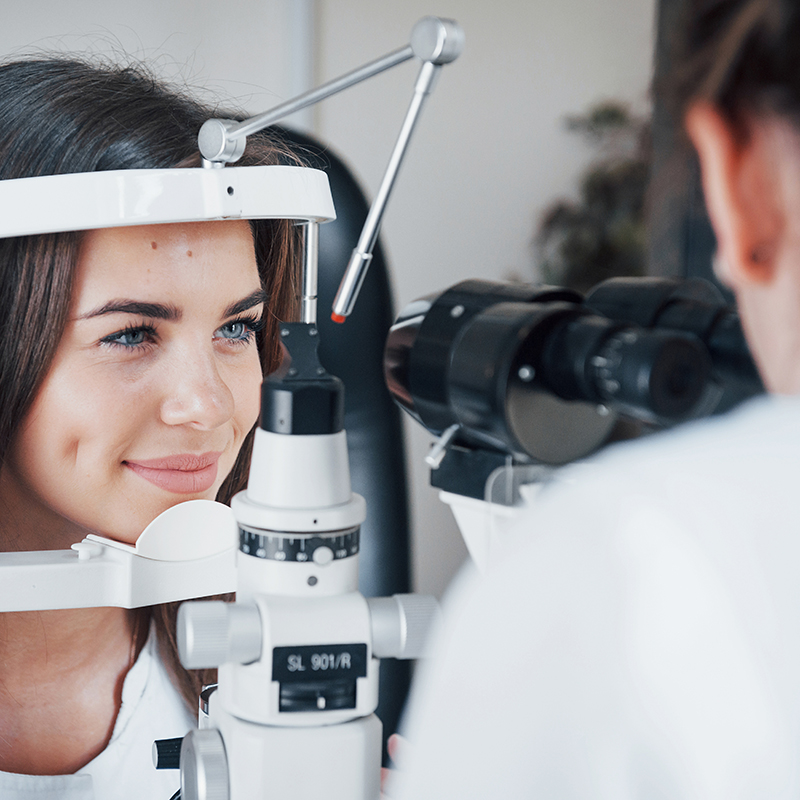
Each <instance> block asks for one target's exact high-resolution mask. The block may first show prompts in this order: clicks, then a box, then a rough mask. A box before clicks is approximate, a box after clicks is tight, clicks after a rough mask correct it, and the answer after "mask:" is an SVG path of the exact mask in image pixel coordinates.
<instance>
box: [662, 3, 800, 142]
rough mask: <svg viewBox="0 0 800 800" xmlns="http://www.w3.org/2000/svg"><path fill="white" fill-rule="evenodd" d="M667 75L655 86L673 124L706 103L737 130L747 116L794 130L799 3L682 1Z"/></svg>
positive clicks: (799, 69)
mask: <svg viewBox="0 0 800 800" xmlns="http://www.w3.org/2000/svg"><path fill="white" fill-rule="evenodd" d="M670 44H671V55H670V62H671V64H672V69H670V70H669V71H668V74H667V75H665V77H664V78H663V79H661V80H659V81H658V83H657V84H656V87H655V89H656V92H657V93H658V94H660V95H661V97H662V98H663V100H664V101H665V103H666V105H667V107H668V109H669V111H670V112H671V113H672V115H673V117H674V119H676V120H682V119H683V117H684V115H685V113H686V110H687V108H688V106H689V104H690V103H691V102H693V101H695V100H707V101H709V102H712V103H713V104H714V105H716V106H717V107H718V108H719V109H720V110H721V111H722V112H723V113H724V114H726V115H727V116H728V118H729V119H731V120H732V121H733V122H735V123H737V124H739V125H740V127H741V128H742V130H744V129H745V122H746V119H747V116H748V115H749V114H755V115H758V114H764V113H774V114H778V115H781V116H784V117H788V118H790V119H791V120H792V121H794V122H795V124H797V125H800V3H798V2H797V0H684V7H683V13H682V15H680V17H679V23H678V26H677V29H676V30H675V31H674V34H673V37H672V41H671V43H670Z"/></svg>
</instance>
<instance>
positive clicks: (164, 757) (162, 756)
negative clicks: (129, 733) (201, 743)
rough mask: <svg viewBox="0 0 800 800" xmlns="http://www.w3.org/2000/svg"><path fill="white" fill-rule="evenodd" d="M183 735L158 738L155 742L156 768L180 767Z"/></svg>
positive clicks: (154, 762) (154, 758)
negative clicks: (174, 737)
mask: <svg viewBox="0 0 800 800" xmlns="http://www.w3.org/2000/svg"><path fill="white" fill-rule="evenodd" d="M182 744H183V737H178V738H177V739H156V740H155V741H154V742H153V766H154V767H155V768H156V769H178V768H179V767H180V765H181V745H182Z"/></svg>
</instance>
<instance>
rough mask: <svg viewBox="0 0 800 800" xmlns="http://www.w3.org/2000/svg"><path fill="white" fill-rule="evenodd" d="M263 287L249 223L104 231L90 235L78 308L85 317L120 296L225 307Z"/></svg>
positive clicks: (81, 269)
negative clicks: (235, 298)
mask: <svg viewBox="0 0 800 800" xmlns="http://www.w3.org/2000/svg"><path fill="white" fill-rule="evenodd" d="M259 287H260V279H259V275H258V268H257V266H256V259H255V252H254V247H253V237H252V233H251V229H250V225H249V224H248V223H247V222H246V221H243V220H228V221H222V222H191V223H176V224H164V225H142V226H132V227H124V228H104V229H100V230H93V231H88V232H87V233H86V234H85V236H84V239H83V242H82V245H81V252H80V257H79V259H78V265H77V270H76V282H75V293H74V303H75V305H76V306H77V308H76V309H75V310H76V311H77V313H78V314H79V315H80V314H81V313H85V312H86V311H87V310H88V309H89V307H91V306H93V305H94V304H97V303H98V302H104V301H107V300H108V299H109V298H110V297H117V296H119V297H123V296H124V297H136V298H137V299H143V300H163V299H165V297H164V295H169V296H170V298H171V299H172V300H173V302H175V301H181V300H182V299H185V300H186V301H187V302H190V301H192V300H193V299H199V300H201V301H205V302H213V305H218V304H219V305H223V306H224V305H227V304H228V301H229V300H230V298H231V297H233V296H240V295H241V296H243V295H246V294H250V293H251V292H253V291H254V290H257V289H258V288H259Z"/></svg>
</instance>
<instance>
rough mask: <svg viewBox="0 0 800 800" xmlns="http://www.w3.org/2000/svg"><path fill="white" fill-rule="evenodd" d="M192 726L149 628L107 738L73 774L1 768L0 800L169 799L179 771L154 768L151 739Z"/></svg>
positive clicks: (178, 733)
mask: <svg viewBox="0 0 800 800" xmlns="http://www.w3.org/2000/svg"><path fill="white" fill-rule="evenodd" d="M194 727H196V724H195V720H194V719H193V718H192V716H191V715H190V714H189V712H188V710H187V709H186V705H185V704H184V702H183V700H182V699H181V697H180V695H179V694H178V691H177V690H176V689H175V687H174V686H173V684H172V682H171V681H170V679H169V675H168V674H167V671H166V668H165V667H164V664H163V663H162V661H161V658H160V657H159V655H158V645H157V640H156V636H155V633H154V632H153V631H152V630H151V632H150V636H149V638H148V640H147V643H146V644H145V646H144V648H143V649H142V652H141V653H140V654H139V658H138V659H137V660H136V663H135V664H134V665H133V667H132V668H131V669H130V671H129V672H128V675H127V677H126V678H125V682H124V684H123V686H122V707H121V708H120V712H119V715H118V716H117V722H116V724H115V726H114V733H113V734H112V736H111V741H110V742H109V743H108V746H107V747H106V749H105V750H103V752H102V753H100V755H98V756H97V758H95V759H93V760H92V761H90V762H89V763H88V764H87V765H86V766H85V767H83V768H82V769H80V770H78V772H77V773H75V774H74V775H14V774H11V773H8V772H0V798H2V800H128V799H130V800H170V798H171V797H172V796H173V795H174V794H175V792H176V791H178V789H179V788H180V774H179V772H178V770H156V768H155V767H154V766H153V759H152V748H153V742H154V741H155V740H156V739H170V738H174V737H178V736H184V735H185V734H186V733H187V732H188V731H189V730H191V729H192V728H194Z"/></svg>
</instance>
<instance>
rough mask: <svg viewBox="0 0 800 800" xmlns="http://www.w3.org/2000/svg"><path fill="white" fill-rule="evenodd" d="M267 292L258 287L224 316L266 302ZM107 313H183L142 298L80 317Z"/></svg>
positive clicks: (169, 317)
mask: <svg viewBox="0 0 800 800" xmlns="http://www.w3.org/2000/svg"><path fill="white" fill-rule="evenodd" d="M266 301H267V293H266V292H265V291H264V290H263V289H257V290H256V291H255V292H251V293H250V294H249V295H247V297H243V298H242V299H241V300H237V301H236V302H235V303H231V304H230V305H229V306H228V307H227V308H226V309H225V310H224V311H223V312H222V316H223V317H233V316H235V315H236V314H241V313H242V312H243V311H247V309H249V308H252V307H253V306H257V305H258V304H259V303H266ZM106 314H136V315H137V316H140V317H149V318H150V319H163V320H166V321H168V322H177V321H179V320H180V318H181V316H182V314H181V310H180V309H179V308H177V307H176V306H173V305H168V304H165V303H146V302H144V301H141V300H110V301H109V302H108V303H104V304H103V305H101V306H98V307H97V308H94V309H92V310H91V311H87V312H86V313H85V314H81V315H80V316H79V317H78V319H92V318H93V317H102V316H104V315H106Z"/></svg>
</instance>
